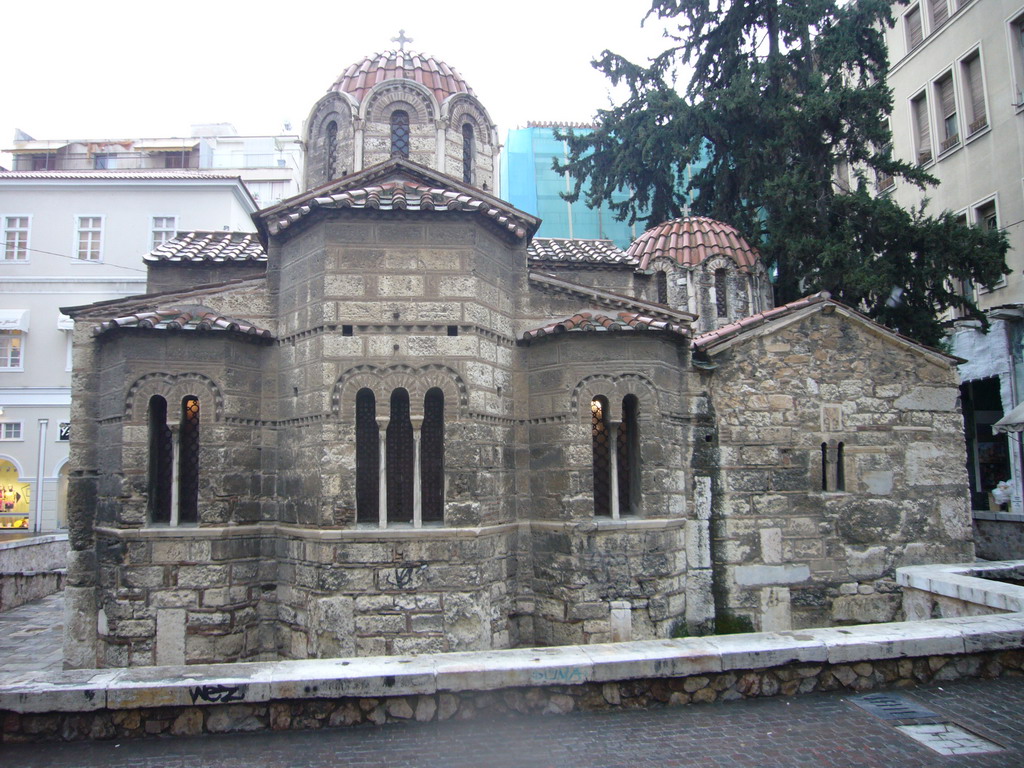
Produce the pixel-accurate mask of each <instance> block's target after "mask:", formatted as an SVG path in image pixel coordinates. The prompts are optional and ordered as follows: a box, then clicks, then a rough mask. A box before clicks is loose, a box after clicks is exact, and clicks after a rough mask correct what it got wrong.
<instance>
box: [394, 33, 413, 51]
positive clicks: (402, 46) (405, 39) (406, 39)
mask: <svg viewBox="0 0 1024 768" xmlns="http://www.w3.org/2000/svg"><path fill="white" fill-rule="evenodd" d="M391 42H392V43H398V50H400V51H404V50H405V44H406V43H411V42H414V41H413V39H412V38H411V37H406V36H405V30H404V29H400V30H398V37H392V38H391Z"/></svg>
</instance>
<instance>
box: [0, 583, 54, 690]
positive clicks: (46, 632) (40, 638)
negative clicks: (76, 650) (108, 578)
mask: <svg viewBox="0 0 1024 768" xmlns="http://www.w3.org/2000/svg"><path fill="white" fill-rule="evenodd" d="M63 633H64V593H63V592H58V593H57V594H56V595H50V596H49V597H44V598H43V599H42V600H35V601H33V602H31V603H26V604H25V605H19V606H18V607H17V608H14V609H12V610H10V611H3V612H0V680H2V681H3V682H5V683H20V682H23V681H26V680H33V679H35V678H36V677H38V675H39V673H40V672H59V671H60V669H61V667H62V658H63V649H62V643H63V640H64V638H63Z"/></svg>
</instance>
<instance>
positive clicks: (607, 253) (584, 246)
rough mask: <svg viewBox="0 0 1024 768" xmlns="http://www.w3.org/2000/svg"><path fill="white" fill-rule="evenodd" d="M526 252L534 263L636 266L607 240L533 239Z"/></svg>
mask: <svg viewBox="0 0 1024 768" xmlns="http://www.w3.org/2000/svg"><path fill="white" fill-rule="evenodd" d="M526 251H527V255H528V256H529V257H530V258H531V259H532V260H535V261H552V262H561V263H594V264H623V265H631V266H635V265H636V260H635V259H633V258H631V257H629V256H627V255H626V252H625V251H623V250H622V249H621V248H619V247H618V246H617V245H615V243H613V242H612V241H611V240H610V239H608V238H593V239H585V238H570V237H534V238H533V240H532V241H531V242H530V244H529V245H528V246H527V249H526Z"/></svg>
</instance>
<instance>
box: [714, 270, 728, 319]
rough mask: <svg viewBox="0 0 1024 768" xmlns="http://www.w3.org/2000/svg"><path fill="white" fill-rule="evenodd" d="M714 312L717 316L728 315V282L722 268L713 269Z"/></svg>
mask: <svg viewBox="0 0 1024 768" xmlns="http://www.w3.org/2000/svg"><path fill="white" fill-rule="evenodd" d="M715 314H717V315H718V317H728V316H729V294H728V283H727V281H726V274H725V270H724V269H716V270H715Z"/></svg>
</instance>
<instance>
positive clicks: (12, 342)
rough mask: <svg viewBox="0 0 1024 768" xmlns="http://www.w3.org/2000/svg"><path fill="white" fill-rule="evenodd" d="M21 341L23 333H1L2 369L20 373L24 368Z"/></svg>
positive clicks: (0, 362)
mask: <svg viewBox="0 0 1024 768" xmlns="http://www.w3.org/2000/svg"><path fill="white" fill-rule="evenodd" d="M21 340H22V335H21V331H0V369H3V368H6V369H7V370H17V371H20V370H21V369H22V368H23V367H24V358H23V357H22V354H21Z"/></svg>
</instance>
